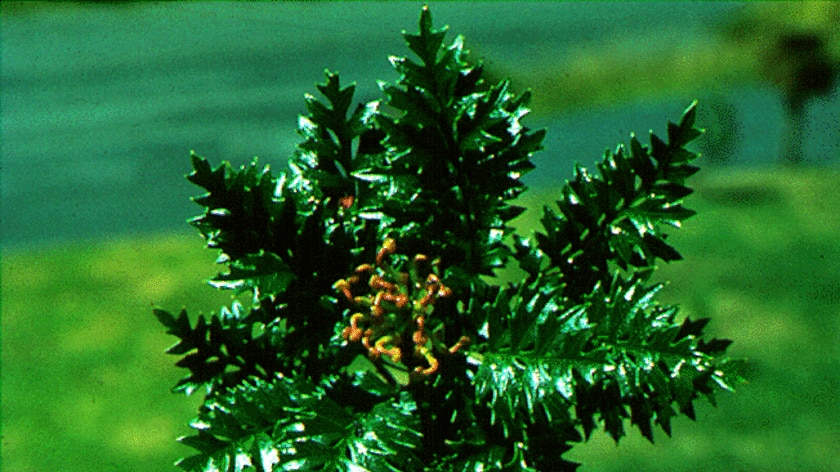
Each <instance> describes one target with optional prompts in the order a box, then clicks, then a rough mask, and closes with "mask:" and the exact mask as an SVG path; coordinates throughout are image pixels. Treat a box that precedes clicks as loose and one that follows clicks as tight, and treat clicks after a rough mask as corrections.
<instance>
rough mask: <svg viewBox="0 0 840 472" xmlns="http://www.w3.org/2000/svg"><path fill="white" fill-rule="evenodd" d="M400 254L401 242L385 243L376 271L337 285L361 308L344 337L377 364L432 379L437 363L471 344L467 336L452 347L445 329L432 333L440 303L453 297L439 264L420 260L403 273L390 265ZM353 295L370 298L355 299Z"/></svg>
mask: <svg viewBox="0 0 840 472" xmlns="http://www.w3.org/2000/svg"><path fill="white" fill-rule="evenodd" d="M396 250H397V245H396V242H395V241H394V240H393V239H391V238H388V239H386V240H385V242H384V243H383V244H382V248H381V249H380V250H379V252H378V253H377V254H376V261H375V265H371V264H362V265H360V266H358V267H357V268H356V270H355V271H354V273H353V275H352V276H350V277H348V278H347V279H341V280H339V281H338V282H336V283H335V285H334V287H335V288H336V290H339V291H340V292H341V293H342V294H343V295H344V297H345V298H346V299H347V301H348V302H350V303H351V304H352V305H353V306H354V307H359V308H362V310H361V311H359V312H356V313H353V314H352V315H351V316H350V325H349V326H347V327H345V328H344V330H343V331H342V333H341V335H342V337H343V338H344V339H345V340H346V341H348V342H350V343H359V342H360V343H361V344H362V345H363V346H364V347H365V348H366V349H367V352H368V356H369V357H370V359H371V360H373V361H378V360H379V359H380V358H381V357H382V356H383V355H384V356H386V357H388V358H389V359H390V360H391V361H393V362H394V363H397V364H400V363H403V364H405V365H406V366H408V367H411V366H414V370H413V372H414V374H415V375H419V376H422V377H427V376H429V375H432V374H434V373H435V372H436V371H437V370H438V367H439V366H440V361H439V360H438V357H440V356H441V355H446V354H455V353H457V352H458V351H459V350H460V349H462V348H463V347H465V346H467V345H468V344H469V343H470V339H469V338H468V337H466V336H464V337H462V338H461V339H460V340H458V342H456V343H455V344H454V345H453V346H451V347H447V346H446V344H445V343H444V341H443V325H442V324H440V325H438V326H437V327H436V328H435V329H434V330H431V332H430V328H429V326H428V320H429V317H430V316H431V314H432V311H433V310H434V306H435V302H436V301H437V300H438V299H441V298H447V297H449V296H451V295H452V290H451V289H450V288H449V287H447V286H446V285H444V284H443V282H441V281H440V278H439V276H438V274H437V273H436V270H437V267H438V265H439V263H440V261H439V260H429V258H428V257H427V256H425V255H423V254H417V255H416V256H414V258H413V259H411V261H410V262H409V266H410V267H409V271H408V272H400V271H399V270H397V269H396V268H395V267H394V266H393V265H392V264H391V263H390V260H391V259H392V257H393V256H394V255H395V254H396ZM365 279H367V284H366V285H367V288H368V289H369V291H367V290H366V289H365V283H364V281H365ZM354 292H355V293H362V292H367V293H365V294H364V295H355V296H354Z"/></svg>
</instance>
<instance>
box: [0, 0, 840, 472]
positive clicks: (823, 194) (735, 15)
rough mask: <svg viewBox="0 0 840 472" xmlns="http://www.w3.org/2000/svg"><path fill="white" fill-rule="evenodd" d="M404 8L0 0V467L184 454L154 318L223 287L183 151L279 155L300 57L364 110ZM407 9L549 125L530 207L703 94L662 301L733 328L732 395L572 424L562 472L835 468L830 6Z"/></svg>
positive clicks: (837, 286) (838, 60) (275, 162)
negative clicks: (629, 417) (641, 426)
mask: <svg viewBox="0 0 840 472" xmlns="http://www.w3.org/2000/svg"><path fill="white" fill-rule="evenodd" d="M420 6H421V3H419V2H387V3H376V2H365V3H349V2H335V3H333V2H329V3H327V2H324V3H320V2H306V3H294V2H241V3H240V2H155V3H151V2H128V3H119V2H107V3H103V4H94V3H69V2H68V3H64V2H61V3H47V2H44V3H40V2H7V1H4V2H2V3H0V8H2V11H1V12H0V13H2V15H0V27H1V28H0V49H2V62H0V107H1V108H0V153H2V154H1V155H0V159H1V160H0V166H2V167H1V168H0V190H2V202H0V203H1V204H2V206H0V247H2V250H3V259H2V277H0V280H1V281H2V330H0V335H2V348H3V349H2V363H3V364H2V371H0V373H2V382H0V387H2V437H1V438H0V439H1V440H2V444H0V446H1V447H2V454H0V460H2V464H0V465H2V466H3V467H2V468H3V470H9V471H15V472H17V471H42V470H64V471H88V470H97V471H100V470H102V471H110V470H113V471H138V472H141V471H142V472H146V471H157V470H161V471H166V470H174V467H173V466H172V465H171V464H172V462H173V461H174V460H175V459H176V458H177V457H179V456H183V455H186V454H189V453H190V450H189V449H188V448H186V447H184V446H180V445H178V444H177V443H176V442H175V441H174V440H173V439H174V438H175V437H176V436H177V435H182V434H187V433H188V428H187V426H186V424H187V422H188V420H189V418H190V417H191V416H192V415H194V414H195V412H196V409H197V407H198V404H199V402H200V400H201V398H199V397H198V396H196V397H193V398H189V399H185V398H183V397H181V396H175V395H172V394H171V393H169V391H168V389H169V388H170V387H171V386H172V385H174V384H175V382H176V381H177V380H178V378H179V377H180V375H181V373H180V372H179V370H178V369H176V368H175V367H174V366H173V363H174V360H175V358H174V357H172V356H166V355H164V354H163V350H164V349H165V348H166V347H167V346H168V345H169V344H170V343H171V342H172V341H173V340H174V339H173V338H171V337H169V336H165V335H164V334H163V328H162V327H160V326H159V325H158V324H157V322H156V321H155V320H154V319H153V317H152V316H151V313H150V312H151V309H150V304H152V303H154V304H158V305H160V306H162V307H164V308H166V309H169V310H177V309H178V308H179V307H181V306H187V307H188V308H189V309H190V313H191V314H192V315H194V314H196V313H198V312H199V311H202V310H203V311H204V312H205V313H206V312H207V311H210V310H218V307H219V306H220V304H222V303H227V302H229V301H230V298H229V296H228V295H227V294H224V293H217V292H215V291H212V290H210V289H209V288H207V287H205V286H202V284H201V281H202V279H206V278H208V277H211V276H212V275H213V273H214V271H215V269H214V267H213V258H214V257H215V255H214V254H212V253H211V252H210V251H204V250H202V243H201V240H200V238H199V237H198V236H197V235H196V234H195V231H192V230H191V229H190V228H189V226H188V225H187V224H186V220H187V219H188V218H189V217H191V216H194V215H195V214H196V213H197V211H198V210H199V208H198V207H197V206H195V205H194V204H192V203H191V202H190V201H189V197H190V196H193V195H195V194H196V193H197V191H198V189H196V188H194V187H192V186H191V185H190V184H189V183H188V182H187V181H186V180H185V179H184V178H183V177H184V175H185V174H186V173H188V172H189V171H190V161H189V152H190V150H195V151H196V152H197V153H198V154H200V155H202V156H204V157H207V158H208V159H210V161H211V162H212V163H214V164H217V163H219V162H221V161H222V160H230V161H231V162H233V163H234V164H235V165H239V164H244V163H246V162H248V161H250V159H251V158H252V157H253V156H259V158H260V161H261V162H262V163H266V164H270V165H271V166H272V167H273V168H274V170H275V172H277V171H280V170H282V169H284V167H285V161H286V160H287V159H288V157H289V156H291V155H292V154H293V152H294V146H295V143H296V142H297V135H296V131H295V129H296V124H297V116H298V115H299V114H302V113H304V111H305V109H304V101H303V95H304V94H305V93H315V87H314V84H315V83H316V82H321V81H322V80H323V72H324V69H330V70H332V71H338V72H340V73H341V78H342V82H343V83H345V84H346V83H350V82H352V81H354V82H356V83H357V84H358V87H357V96H356V99H357V100H358V101H367V100H373V99H378V98H379V94H378V93H377V88H376V80H377V79H381V80H385V81H393V80H395V79H396V75H395V73H394V72H393V71H392V69H391V67H390V66H389V64H388V60H387V57H388V55H392V54H393V55H406V54H408V53H409V52H408V50H407V48H406V47H405V45H404V43H403V41H402V38H401V37H400V35H399V32H400V31H401V30H407V31H409V32H414V31H416V28H417V19H418V17H419V14H420ZM430 8H431V11H432V15H433V17H434V22H435V25H436V26H439V25H444V24H447V25H449V26H450V35H449V36H448V38H447V40H448V41H451V40H453V39H454V35H455V34H460V35H463V36H465V38H466V45H467V47H468V48H469V49H470V50H471V51H472V52H473V55H474V57H475V58H476V59H483V60H484V63H485V65H486V71H487V73H488V75H489V76H490V78H492V79H493V80H501V79H503V78H510V79H511V83H512V86H513V87H514V89H515V90H518V91H523V90H525V88H530V89H531V90H532V92H533V102H532V105H533V109H534V110H533V114H532V116H531V117H530V118H527V119H526V121H525V124H526V125H528V126H530V127H532V128H541V127H545V128H547V129H548V134H547V137H546V140H545V146H546V149H545V150H544V151H543V152H541V153H539V154H538V155H537V156H536V157H535V162H536V164H537V165H538V168H539V171H537V172H533V173H532V174H529V175H527V176H526V182H527V183H528V184H529V185H531V187H532V188H533V191H532V192H528V193H527V194H525V195H526V197H525V202H524V203H525V204H526V205H527V206H529V207H531V208H534V207H538V205H539V204H540V203H541V202H542V201H545V200H547V199H550V198H551V197H552V196H553V193H552V192H554V191H555V190H554V189H557V188H558V187H559V186H560V185H561V184H562V183H563V179H565V178H567V177H568V176H569V175H570V174H571V170H572V164H573V163H574V162H579V163H581V164H583V165H585V166H592V165H593V164H594V163H595V162H596V161H597V160H599V158H600V157H601V156H602V154H603V152H604V150H605V149H607V148H612V147H613V146H615V145H616V144H617V143H619V142H625V143H626V142H628V140H629V134H630V133H631V132H636V133H637V134H638V135H639V138H640V140H641V141H642V142H643V143H646V142H647V131H648V129H649V128H651V127H652V128H653V130H654V131H655V132H656V133H657V134H660V135H662V134H663V133H664V132H665V123H666V120H668V119H670V120H672V121H675V120H677V119H678V118H679V116H680V113H681V112H682V110H683V109H684V108H685V107H686V106H687V105H688V104H689V103H690V102H691V101H692V100H693V99H699V102H700V104H699V116H698V125H699V126H701V127H704V128H706V129H707V133H706V134H705V135H704V136H703V137H702V138H701V139H700V140H699V141H698V150H700V151H701V152H702V153H703V154H704V157H703V158H702V159H701V160H700V161H699V162H698V165H700V166H701V167H702V169H703V171H702V172H701V173H699V174H698V175H697V177H696V178H694V180H693V182H695V184H696V188H697V192H696V194H694V195H692V196H691V197H689V201H688V202H687V203H688V206H689V207H691V208H696V209H698V211H699V212H698V215H697V217H695V218H693V219H691V220H690V221H689V222H687V224H686V226H685V228H684V229H683V230H680V231H678V232H676V234H675V235H674V241H675V246H676V247H677V248H678V249H679V250H680V251H681V252H682V253H683V254H684V255H685V258H686V261H685V262H683V263H680V264H669V265H667V266H664V267H663V268H662V270H661V271H660V272H659V274H661V276H662V280H671V281H672V284H671V285H670V286H669V287H668V288H666V289H665V291H664V292H663V298H664V302H666V303H678V304H680V305H681V307H682V309H683V310H682V312H683V313H685V314H687V315H690V316H692V318H697V317H711V318H712V319H713V322H712V323H711V324H710V329H711V330H712V334H713V335H714V336H719V337H727V338H732V339H734V340H735V344H734V345H733V348H732V350H731V352H732V353H733V355H735V356H739V357H740V356H743V357H748V358H749V360H750V362H749V370H748V372H746V373H745V375H746V376H747V378H748V380H749V384H747V385H745V386H744V387H742V389H741V391H739V392H738V393H736V394H735V395H721V396H719V405H718V407H717V408H716V409H713V408H711V407H699V408H698V423H696V424H695V423H692V422H690V421H688V420H687V419H684V418H683V419H679V420H677V421H676V422H675V423H674V438H673V439H670V438H667V437H666V436H665V435H664V434H661V432H657V435H656V440H657V444H656V445H655V446H653V445H650V444H648V443H647V442H646V441H645V440H644V439H642V438H641V436H640V435H639V434H638V433H635V432H631V433H630V435H629V437H628V438H626V439H624V440H622V444H621V447H618V448H616V447H615V446H614V444H613V443H612V441H611V440H610V439H608V438H607V436H606V435H604V434H595V435H594V436H593V438H592V439H591V440H590V441H589V442H588V443H586V444H583V445H580V446H578V447H575V448H574V449H573V451H572V453H571V455H570V457H571V459H573V460H579V461H582V462H584V464H585V466H584V467H583V468H582V469H581V470H582V472H587V471H625V470H645V471H661V472H665V471H667V472H675V471H694V470H704V471H720V472H724V471H726V472H729V471H767V470H773V471H777V472H786V471H791V472H801V471H805V470H808V471H811V470H813V471H826V472H827V471H834V470H840V456H838V455H837V451H838V450H840V423H838V421H837V419H838V418H840V402H838V398H840V395H838V392H840V373H838V372H840V369H838V367H840V365H838V359H840V343H838V339H840V245H838V244H837V241H838V240H840V218H838V217H837V215H838V214H840V197H838V194H837V181H838V179H837V177H838V176H840V173H839V172H838V169H840V167H838V164H840V126H838V122H840V80H838V79H837V74H838V64H840V27H838V25H840V3H838V2H750V3H734V2H673V3H670V2H639V3H634V2H603V3H601V2H597V3H590V2H580V3H566V2H546V3H529V2H510V3H507V2H482V3H467V2H445V3H431V4H430ZM538 217H539V212H538V211H537V212H534V211H532V212H527V213H526V217H523V219H521V220H518V222H517V223H516V224H517V225H518V226H519V227H520V228H521V229H522V230H523V231H521V232H522V233H524V234H528V230H530V229H532V228H535V227H536V226H535V225H536V220H537V219H538ZM199 395H200V394H199Z"/></svg>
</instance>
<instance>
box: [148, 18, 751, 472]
mask: <svg viewBox="0 0 840 472" xmlns="http://www.w3.org/2000/svg"><path fill="white" fill-rule="evenodd" d="M445 34H446V30H445V29H442V30H436V29H434V28H433V27H432V19H431V14H430V13H429V11H428V9H427V8H424V10H423V12H422V14H421V16H420V24H419V33H418V34H416V35H414V34H405V39H406V42H407V44H408V47H409V49H410V50H411V51H412V52H413V53H414V54H415V55H416V57H417V59H416V60H415V59H411V58H407V57H392V58H390V61H391V63H392V65H393V66H394V68H395V69H396V70H397V72H398V73H399V78H398V80H397V81H396V82H395V83H393V84H389V83H384V82H381V83H380V89H381V90H382V93H383V95H384V98H383V100H382V101H378V102H371V103H367V104H360V105H357V106H356V107H355V108H352V111H351V106H352V97H353V92H354V86H353V85H350V86H345V87H342V86H341V85H340V81H339V76H338V74H335V73H331V72H327V73H326V80H325V82H324V83H323V84H320V85H318V90H319V91H320V92H321V94H322V95H323V96H324V98H325V99H326V103H324V102H321V101H319V100H318V99H316V98H315V97H312V96H308V95H307V96H306V105H307V109H308V112H309V114H308V116H306V117H301V118H300V134H301V136H302V138H303V142H302V143H301V144H300V145H299V147H298V150H297V152H296V154H295V155H294V156H293V157H292V159H291V160H290V163H289V170H288V171H287V172H284V173H281V174H279V175H276V176H275V175H274V174H272V173H271V171H270V170H269V168H268V167H262V168H261V167H259V166H258V165H257V162H256V161H254V162H253V163H252V164H251V165H250V166H246V167H243V168H241V169H238V170H234V169H232V168H231V167H230V166H229V165H228V164H222V165H220V166H218V167H215V168H213V167H212V166H211V165H210V164H209V163H208V162H207V161H206V160H205V159H204V158H201V157H198V156H195V155H193V167H194V171H193V172H192V173H191V174H190V175H189V177H188V178H189V180H190V181H191V182H193V183H194V184H196V185H198V186H200V187H202V188H203V189H204V190H205V191H206V193H205V194H204V195H202V196H200V197H197V198H195V199H194V200H195V202H196V203H198V204H199V205H201V206H202V207H204V208H205V210H204V213H203V214H202V215H201V216H199V217H197V218H195V219H194V220H193V221H192V224H193V225H194V226H195V227H196V228H198V229H199V231H200V232H201V233H202V235H203V236H204V237H205V239H206V241H207V245H208V247H210V248H213V249H217V250H219V252H220V257H219V260H218V262H219V263H221V264H224V265H225V267H226V271H223V272H222V273H220V274H219V275H218V276H217V277H216V278H214V279H213V280H212V281H211V283H212V284H213V285H214V286H216V287H218V288H221V289H230V290H233V291H235V293H237V294H242V293H247V294H250V295H251V301H250V303H249V306H248V307H246V306H243V305H242V304H240V303H234V304H233V305H232V306H231V307H229V308H227V307H226V308H223V309H222V310H221V311H220V312H219V313H218V314H211V315H209V316H206V315H200V316H199V317H198V318H197V320H196V321H195V322H194V323H193V322H191V321H190V319H189V317H188V316H187V314H186V312H184V311H182V312H181V313H179V314H178V315H177V316H176V315H173V314H171V313H169V312H167V311H165V310H162V309H155V315H156V316H157V318H158V319H159V320H160V321H161V322H162V323H163V324H164V326H165V327H166V328H167V332H168V333H170V334H172V335H174V336H176V337H178V338H179V341H178V342H177V343H176V344H175V345H174V346H172V347H171V348H170V349H169V351H168V352H169V353H171V354H174V355H179V356H183V357H182V358H181V360H180V361H179V362H178V364H177V365H178V366H180V367H184V368H186V369H188V371H189V372H188V374H187V375H186V377H184V379H182V380H181V381H180V382H179V383H178V385H177V386H176V387H175V390H176V391H180V392H183V393H186V394H191V393H193V392H195V391H196V390H198V389H204V391H205V392H206V396H205V400H204V403H203V405H202V406H201V408H200V412H199V416H198V418H197V419H196V420H195V421H194V422H193V423H192V427H193V428H194V429H195V430H196V431H197V433H196V434H195V435H194V436H189V437H186V438H182V439H181V441H182V442H183V443H185V444H187V445H189V446H192V447H193V448H195V449H196V450H197V454H196V455H193V456H191V457H188V458H186V459H183V460H181V461H180V465H181V467H182V468H184V469H185V470H247V469H250V468H257V469H263V470H275V469H277V470H280V469H282V470H291V469H303V470H336V469H338V470H371V471H379V470H383V471H385V470H400V471H410V470H452V471H466V470H489V469H492V470H575V469H576V467H577V464H574V463H572V462H570V461H567V460H565V459H564V458H563V457H562V453H563V452H564V451H566V450H568V449H570V448H571V447H572V445H573V444H574V443H575V442H579V441H581V440H583V439H584V438H588V437H589V436H590V434H591V433H592V432H593V431H594V430H595V429H597V428H600V427H603V428H604V429H605V430H606V431H607V432H608V433H609V434H610V435H611V436H612V437H613V438H614V439H615V440H616V441H618V440H619V438H621V437H622V436H623V435H624V434H625V430H624V424H625V419H629V420H630V424H631V425H634V426H636V427H637V428H638V429H639V430H640V432H641V433H642V434H643V435H644V436H645V437H647V438H648V439H650V440H651V441H652V440H653V426H654V425H657V426H659V427H660V428H662V429H663V431H665V432H666V433H667V434H670V433H671V419H672V418H673V417H674V416H676V415H678V414H680V413H681V414H684V415H686V416H688V417H690V418H692V419H693V418H694V417H695V411H694V400H696V399H697V398H699V397H701V396H702V397H704V398H707V399H708V400H710V401H712V402H714V394H715V393H716V392H717V391H718V390H720V389H724V390H731V388H732V385H734V384H736V383H737V382H738V381H739V377H738V375H737V369H736V364H735V363H734V361H730V360H729V359H727V358H726V357H725V356H724V354H725V350H726V348H727V346H728V345H729V341H727V340H718V339H712V340H705V339H704V338H703V328H704V327H705V325H706V323H707V322H708V320H697V321H693V320H691V319H689V318H686V319H684V320H683V321H681V322H680V321H678V319H677V311H678V310H677V309H676V307H672V306H661V305H659V304H658V303H656V301H655V297H656V294H657V292H658V291H659V290H660V289H661V285H657V284H651V283H649V278H650V275H651V273H652V272H653V271H654V270H655V268H656V263H657V260H662V261H666V262H668V261H673V260H677V259H679V258H680V254H679V253H678V252H677V251H676V249H674V248H673V247H672V246H670V245H669V244H667V243H666V236H667V235H666V233H665V231H664V228H665V227H666V226H673V227H679V226H680V224H681V222H682V221H683V220H685V219H686V218H688V217H690V216H692V215H693V211H691V210H689V209H687V208H685V207H683V206H682V200H683V198H684V197H686V196H687V195H689V194H690V193H691V189H690V188H689V187H687V186H686V185H685V181H686V179H687V178H688V177H690V176H691V175H692V174H694V173H695V172H696V171H697V168H696V167H694V166H692V165H691V161H693V159H695V158H696V157H697V155H696V154H694V153H692V152H691V151H689V150H687V149H686V147H685V146H686V145H687V144H689V143H690V142H691V141H692V140H694V139H695V138H696V137H697V136H699V134H700V130H698V129H697V128H695V127H694V117H695V105H694V104H692V105H691V106H690V107H689V108H687V109H686V111H685V113H684V115H683V117H682V119H681V121H680V122H679V123H678V124H673V123H669V125H668V133H667V134H668V141H667V142H665V141H663V140H661V139H660V138H658V137H657V136H655V135H653V134H652V135H651V138H650V146H649V147H648V146H644V145H642V144H641V143H640V142H639V141H638V140H637V139H636V138H635V137H632V138H631V141H630V146H629V151H628V150H627V149H626V148H625V147H623V146H619V147H618V148H616V150H615V151H613V152H607V153H606V154H605V156H604V160H603V162H602V163H600V164H599V165H598V169H599V173H600V175H599V176H595V175H592V174H590V173H588V172H587V171H586V170H585V169H583V168H580V167H578V168H577V169H576V172H575V176H574V178H573V179H572V180H570V181H568V182H566V184H565V185H564V186H563V187H562V188H561V190H560V196H559V199H558V200H557V202H556V207H557V208H556V210H554V209H551V208H548V207H547V208H545V209H544V211H543V218H542V220H541V221H542V226H543V230H542V231H541V232H536V233H534V234H532V235H531V236H527V237H526V236H521V235H516V234H514V233H513V231H512V228H511V227H510V226H509V222H510V220H511V219H513V218H515V217H516V216H518V215H519V214H520V213H521V212H522V211H523V209H522V208H520V207H517V206H515V205H513V204H512V203H511V200H512V199H514V198H515V197H517V196H519V195H520V194H521V193H522V192H523V191H524V190H525V186H524V185H523V184H522V182H521V180H520V177H521V176H522V175H523V174H525V173H527V172H528V171H530V170H532V169H533V168H534V165H533V163H532V162H531V158H532V156H533V155H534V153H536V152H537V151H538V150H540V149H541V142H542V140H543V137H544V135H545V132H544V131H534V130H531V129H529V128H528V127H526V126H524V125H523V124H522V122H521V120H522V118H523V117H524V116H525V115H526V114H527V113H528V108H527V104H528V100H529V95H528V93H524V94H522V95H519V96H517V95H515V94H513V93H512V92H511V91H510V90H509V87H508V84H507V82H501V83H498V84H488V83H486V82H485V81H484V80H483V79H482V72H483V70H482V66H481V65H480V64H478V65H473V64H471V63H469V62H468V60H467V51H466V50H465V49H464V47H463V40H462V38H460V37H458V38H456V39H455V40H454V42H453V43H452V44H449V45H446V44H444V39H445ZM511 260H515V261H516V263H517V265H518V266H519V267H520V268H521V269H522V270H523V271H524V272H525V274H526V276H525V277H524V278H523V279H522V280H520V281H517V282H513V283H506V284H502V283H500V282H499V281H498V279H496V278H495V277H494V276H495V275H496V271H497V270H499V269H503V268H506V267H508V266H509V263H510V261H511Z"/></svg>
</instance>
